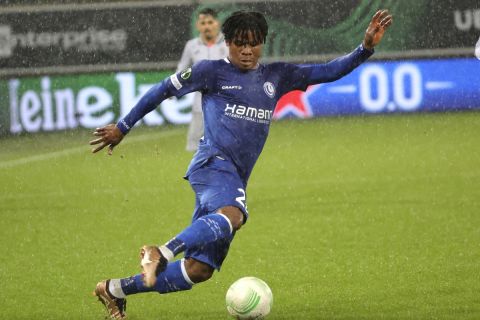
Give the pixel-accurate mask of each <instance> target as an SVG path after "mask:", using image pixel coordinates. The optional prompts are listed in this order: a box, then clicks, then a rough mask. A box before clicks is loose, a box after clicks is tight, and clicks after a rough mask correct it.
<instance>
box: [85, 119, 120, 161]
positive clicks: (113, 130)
mask: <svg viewBox="0 0 480 320" xmlns="http://www.w3.org/2000/svg"><path fill="white" fill-rule="evenodd" d="M93 135H94V136H96V137H100V138H97V139H94V140H92V141H90V145H95V144H100V145H99V146H97V147H95V148H93V149H92V152H93V153H95V152H98V151H100V150H102V149H103V148H105V147H106V146H108V154H109V155H112V153H113V148H114V147H115V146H116V145H117V144H119V143H120V141H122V139H123V137H124V135H123V133H122V131H120V129H118V128H117V126H116V125H115V124H113V123H112V124H109V125H106V126H105V127H102V128H97V129H95V131H94V132H93Z"/></svg>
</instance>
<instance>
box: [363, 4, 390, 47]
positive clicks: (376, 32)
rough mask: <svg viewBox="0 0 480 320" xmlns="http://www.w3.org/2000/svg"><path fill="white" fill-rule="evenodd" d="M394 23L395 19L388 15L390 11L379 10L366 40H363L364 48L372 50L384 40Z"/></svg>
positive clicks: (370, 25) (366, 34) (371, 22)
mask: <svg viewBox="0 0 480 320" xmlns="http://www.w3.org/2000/svg"><path fill="white" fill-rule="evenodd" d="M392 22H393V17H392V15H391V14H389V13H388V10H378V11H377V12H376V13H375V14H374V15H373V17H372V20H371V21H370V24H369V25H368V28H367V31H366V32H365V38H364V39H363V47H364V48H365V49H368V50H372V49H373V47H375V46H376V45H377V44H379V43H380V40H382V37H383V34H384V32H385V30H387V28H388V27H390V25H391V24H392Z"/></svg>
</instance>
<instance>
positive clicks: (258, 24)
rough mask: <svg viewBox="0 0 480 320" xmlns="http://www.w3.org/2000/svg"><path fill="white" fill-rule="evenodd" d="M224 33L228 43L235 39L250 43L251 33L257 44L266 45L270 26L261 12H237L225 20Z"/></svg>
mask: <svg viewBox="0 0 480 320" xmlns="http://www.w3.org/2000/svg"><path fill="white" fill-rule="evenodd" d="M222 32H223V35H224V36H225V40H226V41H227V42H231V41H233V40H234V39H240V40H244V41H248V32H251V33H252V35H253V38H254V40H255V42H258V43H265V41H266V40H267V34H268V24H267V20H265V17H264V16H263V14H261V13H260V12H255V11H236V12H234V13H232V15H231V16H230V17H228V18H227V20H225V22H224V23H223V25H222Z"/></svg>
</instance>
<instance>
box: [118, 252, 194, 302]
mask: <svg viewBox="0 0 480 320" xmlns="http://www.w3.org/2000/svg"><path fill="white" fill-rule="evenodd" d="M183 263H184V260H183V259H182V260H177V261H175V262H171V263H169V264H168V265H167V269H166V270H165V271H164V272H162V273H160V274H159V275H158V277H157V282H156V283H155V286H153V287H151V288H148V287H145V286H144V285H143V282H142V277H143V275H142V274H137V275H135V276H131V277H129V278H124V279H112V280H110V282H113V283H116V282H117V281H120V287H121V292H120V291H118V290H116V291H114V290H115V289H113V290H112V285H110V292H111V293H112V294H113V295H114V296H116V297H117V298H123V297H124V296H126V295H130V294H135V293H141V292H151V291H157V292H158V293H169V292H175V291H183V290H190V289H191V288H192V285H193V284H194V283H193V282H192V281H191V280H190V278H189V277H188V275H187V273H186V271H185V267H184V264H183ZM112 291H113V292H112ZM122 292H123V294H124V296H123V297H122V296H121V293H122Z"/></svg>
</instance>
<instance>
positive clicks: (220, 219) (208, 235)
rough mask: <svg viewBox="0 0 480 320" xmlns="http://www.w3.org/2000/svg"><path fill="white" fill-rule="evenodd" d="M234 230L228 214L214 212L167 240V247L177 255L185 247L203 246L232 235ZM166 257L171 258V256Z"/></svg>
mask: <svg viewBox="0 0 480 320" xmlns="http://www.w3.org/2000/svg"><path fill="white" fill-rule="evenodd" d="M232 231H233V229H232V225H231V224H230V220H228V218H227V217H226V216H224V215H223V214H220V213H213V214H209V215H206V216H204V217H201V218H199V219H197V220H195V221H194V222H193V223H192V224H191V225H190V226H189V227H187V228H186V229H185V230H183V231H182V232H181V233H180V234H178V235H177V236H176V237H175V238H173V239H172V240H170V241H169V242H167V244H166V245H165V247H166V248H167V249H168V250H170V251H171V252H172V253H173V256H176V255H177V254H179V253H180V252H183V251H185V249H189V248H198V247H202V246H204V245H206V244H207V243H210V242H214V241H217V240H220V239H225V238H228V237H231V235H232ZM160 249H162V248H160ZM163 253H164V252H163V251H162V254H163ZM166 258H167V259H169V260H170V258H171V257H166Z"/></svg>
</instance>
